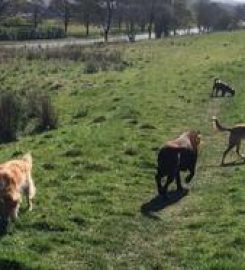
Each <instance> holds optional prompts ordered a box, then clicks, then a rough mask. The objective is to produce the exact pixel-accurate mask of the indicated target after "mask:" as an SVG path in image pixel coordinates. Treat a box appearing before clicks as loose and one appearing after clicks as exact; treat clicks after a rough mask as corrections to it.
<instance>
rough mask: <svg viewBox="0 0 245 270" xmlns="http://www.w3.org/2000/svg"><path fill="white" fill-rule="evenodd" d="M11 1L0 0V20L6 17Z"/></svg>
mask: <svg viewBox="0 0 245 270" xmlns="http://www.w3.org/2000/svg"><path fill="white" fill-rule="evenodd" d="M11 3H12V1H11V0H0V18H1V17H3V16H4V15H6V11H7V10H8V8H9V7H10V6H11Z"/></svg>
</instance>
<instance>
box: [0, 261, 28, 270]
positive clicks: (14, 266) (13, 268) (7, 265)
mask: <svg viewBox="0 0 245 270" xmlns="http://www.w3.org/2000/svg"><path fill="white" fill-rule="evenodd" d="M0 269H6V270H7V269H8V270H31V269H32V268H30V267H28V266H26V265H24V264H23V263H21V262H18V261H16V260H8V259H0Z"/></svg>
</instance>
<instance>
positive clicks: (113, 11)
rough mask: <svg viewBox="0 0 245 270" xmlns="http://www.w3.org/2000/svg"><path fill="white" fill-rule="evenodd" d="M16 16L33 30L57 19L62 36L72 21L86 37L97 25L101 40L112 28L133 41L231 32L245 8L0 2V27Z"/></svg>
mask: <svg viewBox="0 0 245 270" xmlns="http://www.w3.org/2000/svg"><path fill="white" fill-rule="evenodd" d="M18 17H22V18H25V19H26V20H27V21H28V22H29V23H30V24H31V25H32V27H33V28H34V29H36V28H37V27H38V26H39V25H40V24H41V23H42V22H43V21H45V20H48V19H55V20H57V19H58V20H59V22H61V23H62V26H61V27H62V28H63V30H64V32H65V33H67V32H68V29H69V26H70V24H71V23H72V22H76V23H79V24H81V25H83V26H85V29H86V30H85V31H86V35H87V36H89V34H90V28H91V26H98V27H99V28H100V29H101V32H103V36H104V39H105V41H107V40H108V35H109V33H110V31H111V29H112V28H113V29H115V28H116V29H117V30H118V32H124V33H127V34H128V36H129V39H131V40H134V37H135V34H136V33H137V32H138V31H140V32H148V35H149V38H151V37H152V33H154V34H155V37H156V38H161V37H162V36H168V35H170V33H174V34H175V33H176V31H177V29H190V28H192V27H195V26H197V27H198V28H199V29H200V31H205V32H209V31H216V30H232V29H235V28H236V27H237V26H238V22H239V21H242V20H245V5H244V4H243V5H239V6H231V5H225V4H221V3H216V2H213V1H210V0H0V23H1V24H4V23H5V24H6V20H7V21H9V20H10V18H12V19H13V18H18ZM10 21H11V20H10Z"/></svg>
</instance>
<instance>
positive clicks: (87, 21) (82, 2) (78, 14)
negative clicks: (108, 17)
mask: <svg viewBox="0 0 245 270" xmlns="http://www.w3.org/2000/svg"><path fill="white" fill-rule="evenodd" d="M74 3H75V5H74V7H75V13H74V14H75V18H76V19H77V20H78V21H79V22H81V23H82V24H83V25H84V26H85V29H86V36H88V35H89V32H90V25H91V24H92V23H93V24H96V22H97V21H98V14H99V13H100V5H99V1H98V0H75V1H74Z"/></svg>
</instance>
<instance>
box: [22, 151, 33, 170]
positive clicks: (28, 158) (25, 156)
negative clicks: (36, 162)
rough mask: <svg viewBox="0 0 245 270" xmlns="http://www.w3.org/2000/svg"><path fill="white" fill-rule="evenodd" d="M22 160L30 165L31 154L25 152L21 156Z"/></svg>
mask: <svg viewBox="0 0 245 270" xmlns="http://www.w3.org/2000/svg"><path fill="white" fill-rule="evenodd" d="M22 159H23V160H25V161H26V162H28V163H29V165H30V166H31V167H32V155H31V153H26V154H25V155H24V156H23V157H22Z"/></svg>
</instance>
